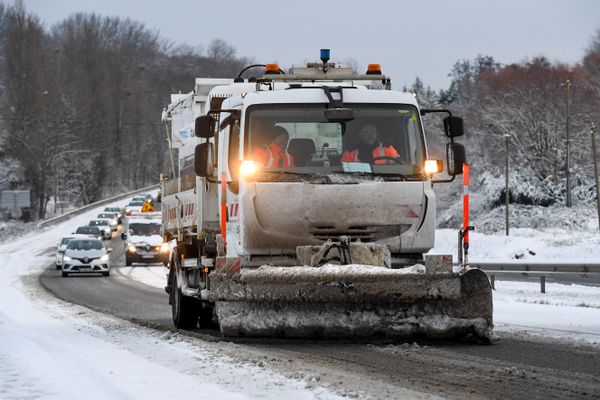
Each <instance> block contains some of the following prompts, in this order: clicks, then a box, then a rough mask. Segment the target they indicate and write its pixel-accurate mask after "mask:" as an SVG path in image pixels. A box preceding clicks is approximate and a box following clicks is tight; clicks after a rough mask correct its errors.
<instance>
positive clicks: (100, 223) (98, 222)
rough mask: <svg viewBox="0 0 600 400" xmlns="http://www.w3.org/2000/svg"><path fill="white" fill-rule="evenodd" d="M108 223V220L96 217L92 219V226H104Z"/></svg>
mask: <svg viewBox="0 0 600 400" xmlns="http://www.w3.org/2000/svg"><path fill="white" fill-rule="evenodd" d="M103 225H108V221H106V220H103V219H94V220H91V221H90V226H103Z"/></svg>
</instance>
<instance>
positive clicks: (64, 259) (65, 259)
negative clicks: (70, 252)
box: [63, 256, 72, 261]
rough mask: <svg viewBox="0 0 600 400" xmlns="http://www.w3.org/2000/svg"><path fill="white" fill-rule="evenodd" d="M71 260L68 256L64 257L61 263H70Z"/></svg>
mask: <svg viewBox="0 0 600 400" xmlns="http://www.w3.org/2000/svg"><path fill="white" fill-rule="evenodd" d="M71 260H72V258H71V257H69V256H64V257H63V261H71Z"/></svg>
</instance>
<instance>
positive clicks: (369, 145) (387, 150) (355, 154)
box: [341, 124, 400, 164]
mask: <svg viewBox="0 0 600 400" xmlns="http://www.w3.org/2000/svg"><path fill="white" fill-rule="evenodd" d="M377 136H378V132H377V127H376V126H375V125H373V124H366V125H363V126H361V127H360V130H359V131H358V137H359V138H360V140H359V143H357V144H356V145H355V146H354V148H353V149H352V150H346V151H344V152H343V153H342V158H341V161H343V162H363V163H369V164H392V163H394V161H392V160H386V159H381V160H375V158H377V157H394V158H398V157H400V156H399V155H398V152H397V151H396V149H395V148H394V146H392V145H384V144H383V143H381V142H380V141H378V140H377Z"/></svg>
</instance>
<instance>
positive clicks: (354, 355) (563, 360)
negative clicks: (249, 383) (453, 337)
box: [41, 239, 600, 399]
mask: <svg viewBox="0 0 600 400" xmlns="http://www.w3.org/2000/svg"><path fill="white" fill-rule="evenodd" d="M112 242H113V243H112V247H113V248H114V249H115V251H114V253H113V257H114V259H113V262H115V263H116V264H119V265H122V264H123V253H122V251H123V245H122V243H120V240H119V239H113V241H112ZM118 268H119V267H117V269H115V271H114V273H113V274H112V276H111V277H110V278H109V279H103V278H100V277H98V278H95V277H89V278H83V277H82V278H78V277H72V278H68V279H62V278H61V277H60V274H59V273H58V272H57V271H55V270H53V269H48V270H47V271H45V272H44V274H43V275H42V277H41V281H42V283H43V285H44V286H45V287H47V288H49V289H50V290H51V291H52V292H54V293H56V294H57V295H58V296H59V297H61V298H64V299H66V300H69V301H71V302H75V303H78V304H82V305H86V306H88V307H91V308H94V309H97V310H103V311H107V312H109V313H111V314H113V315H117V316H120V317H125V318H127V319H129V320H132V321H136V322H138V323H142V324H148V325H150V326H152V327H153V328H154V329H156V330H159V331H162V332H171V331H172V330H173V327H172V323H171V320H170V309H169V307H168V304H167V297H166V294H165V293H164V292H163V291H161V290H160V289H158V288H157V287H152V286H149V285H144V284H141V283H140V282H138V281H136V280H134V279H131V278H134V277H135V276H136V273H135V272H136V270H137V269H138V268H139V269H145V270H146V271H145V272H146V275H148V271H149V269H148V268H146V267H143V266H140V267H134V268H133V269H131V268H125V267H123V270H122V272H121V273H119V270H118ZM151 270H152V274H151V277H150V279H151V280H153V282H152V283H153V284H154V285H155V286H160V280H161V279H162V278H161V275H162V272H161V271H163V269H162V267H154V268H152V269H151ZM183 335H185V337H186V339H185V340H186V341H190V342H191V343H196V342H198V343H206V342H207V341H208V342H214V341H216V342H219V345H220V346H221V348H220V349H221V351H222V352H223V354H226V355H227V356H228V357H232V358H234V359H236V360H239V361H240V362H245V363H260V364H261V365H264V366H267V367H268V368H269V369H272V370H275V371H280V372H282V373H283V374H285V375H286V376H287V377H290V378H294V377H304V378H305V379H308V386H309V387H319V386H323V387H326V388H329V389H331V390H333V391H336V392H338V393H339V392H341V393H352V394H356V395H358V396H359V397H372V398H397V397H400V396H403V395H407V393H410V396H411V397H415V396H416V397H420V396H421V394H419V393H422V394H424V396H425V397H427V396H430V395H433V396H440V397H446V398H502V399H506V398H524V397H528V398H532V399H536V398H539V399H548V398H557V399H559V398H567V397H570V398H586V397H589V398H594V397H598V396H600V377H599V376H598V374H597V373H596V372H595V371H600V351H599V350H598V348H597V347H595V348H594V347H585V346H579V347H575V346H571V345H566V344H563V343H559V342H554V341H551V340H544V341H541V342H536V341H535V339H533V338H531V337H527V336H524V335H522V334H521V333H510V332H506V331H504V332H501V333H500V334H499V336H500V340H499V341H498V342H497V343H496V344H494V345H492V346H480V345H472V344H457V343H439V342H436V343H427V342H419V345H416V344H415V345H411V344H402V343H381V342H377V343H358V344H357V343H349V342H339V341H337V342H330V341H328V342H319V341H294V340H272V339H271V340H256V339H252V340H250V339H243V340H239V339H238V340H233V341H232V340H230V339H228V340H224V339H223V338H221V337H220V336H219V334H218V332H217V331H210V330H194V331H193V332H185V333H183ZM407 390H408V392H407Z"/></svg>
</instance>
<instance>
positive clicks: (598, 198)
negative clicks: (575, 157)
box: [590, 122, 600, 230]
mask: <svg viewBox="0 0 600 400" xmlns="http://www.w3.org/2000/svg"><path fill="white" fill-rule="evenodd" d="M590 131H591V134H592V157H593V159H594V177H595V179H596V206H597V207H598V229H599V230H600V193H598V156H597V154H598V153H596V124H594V123H593V122H592V128H591V129H590Z"/></svg>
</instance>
